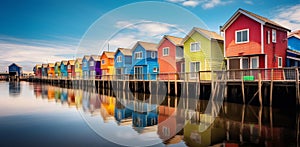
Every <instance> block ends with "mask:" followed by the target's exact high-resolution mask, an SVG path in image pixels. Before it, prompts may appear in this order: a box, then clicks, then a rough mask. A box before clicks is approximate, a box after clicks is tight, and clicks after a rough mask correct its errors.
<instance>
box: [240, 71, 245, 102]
mask: <svg viewBox="0 0 300 147" xmlns="http://www.w3.org/2000/svg"><path fill="white" fill-rule="evenodd" d="M243 77H244V73H243V71H242V76H241V80H242V95H243V104H245V103H246V98H245V84H244V79H243Z"/></svg>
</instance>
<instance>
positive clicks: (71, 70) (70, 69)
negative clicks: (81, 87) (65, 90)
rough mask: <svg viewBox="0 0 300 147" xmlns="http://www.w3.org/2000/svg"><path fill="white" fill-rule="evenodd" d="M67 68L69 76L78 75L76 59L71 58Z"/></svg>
mask: <svg viewBox="0 0 300 147" xmlns="http://www.w3.org/2000/svg"><path fill="white" fill-rule="evenodd" d="M67 70H68V78H75V77H76V72H75V60H69V61H68V64H67Z"/></svg>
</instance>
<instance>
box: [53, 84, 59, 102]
mask: <svg viewBox="0 0 300 147" xmlns="http://www.w3.org/2000/svg"><path fill="white" fill-rule="evenodd" d="M60 95H61V88H59V87H55V93H54V98H55V102H60Z"/></svg>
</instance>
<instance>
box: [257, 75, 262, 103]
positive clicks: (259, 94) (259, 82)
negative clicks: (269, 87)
mask: <svg viewBox="0 0 300 147" xmlns="http://www.w3.org/2000/svg"><path fill="white" fill-rule="evenodd" d="M261 87H262V82H261V73H260V72H259V73H258V97H259V104H260V106H262V92H261Z"/></svg>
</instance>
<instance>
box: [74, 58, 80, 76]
mask: <svg viewBox="0 0 300 147" xmlns="http://www.w3.org/2000/svg"><path fill="white" fill-rule="evenodd" d="M75 75H76V79H80V78H82V58H77V59H76V61H75Z"/></svg>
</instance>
